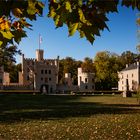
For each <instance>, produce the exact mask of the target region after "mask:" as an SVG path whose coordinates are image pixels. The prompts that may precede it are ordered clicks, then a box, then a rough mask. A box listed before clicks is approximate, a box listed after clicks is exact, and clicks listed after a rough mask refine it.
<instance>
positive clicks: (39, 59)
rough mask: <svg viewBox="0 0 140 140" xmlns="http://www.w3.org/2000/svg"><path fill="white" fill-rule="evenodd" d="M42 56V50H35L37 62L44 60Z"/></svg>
mask: <svg viewBox="0 0 140 140" xmlns="http://www.w3.org/2000/svg"><path fill="white" fill-rule="evenodd" d="M43 54H44V51H43V50H41V49H37V50H36V60H37V61H39V62H40V61H41V60H43V59H44V58H43Z"/></svg>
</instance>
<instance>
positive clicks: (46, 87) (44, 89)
mask: <svg viewBox="0 0 140 140" xmlns="http://www.w3.org/2000/svg"><path fill="white" fill-rule="evenodd" d="M40 93H42V94H48V93H49V85H46V84H43V85H41V87H40Z"/></svg>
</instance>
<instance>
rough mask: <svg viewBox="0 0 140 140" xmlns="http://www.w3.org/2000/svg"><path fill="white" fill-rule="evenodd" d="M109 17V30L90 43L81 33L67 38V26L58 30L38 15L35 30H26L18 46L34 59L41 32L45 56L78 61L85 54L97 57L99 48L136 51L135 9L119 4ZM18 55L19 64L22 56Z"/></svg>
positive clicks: (85, 55)
mask: <svg viewBox="0 0 140 140" xmlns="http://www.w3.org/2000/svg"><path fill="white" fill-rule="evenodd" d="M46 13H47V12H45V14H46ZM108 18H109V21H108V22H107V25H108V27H109V29H110V32H109V31H108V30H106V29H105V30H104V31H103V32H101V37H96V40H95V42H94V44H93V45H91V44H90V43H89V42H88V41H87V40H86V39H85V38H84V39H81V38H80V37H79V33H78V32H77V33H76V34H75V35H74V36H72V37H68V29H67V27H66V26H64V27H61V28H58V29H55V25H54V22H53V20H52V19H50V18H47V17H39V18H38V20H37V21H34V22H32V25H33V27H32V29H33V30H27V35H28V37H27V38H24V39H22V41H21V43H20V44H19V46H18V47H19V49H21V50H22V52H23V53H24V55H25V57H27V58H35V50H36V49H38V48H39V45H38V40H39V34H41V36H42V38H43V41H42V44H41V49H44V58H56V57H57V56H58V55H59V56H60V59H62V58H65V57H66V56H69V57H73V58H74V59H76V60H83V59H84V58H85V57H90V58H94V56H95V55H96V53H97V52H99V51H110V52H115V53H117V54H121V53H122V52H124V51H127V50H130V51H132V52H135V53H136V45H137V42H138V41H137V34H136V32H137V26H136V11H133V10H132V9H131V8H125V7H120V6H119V13H110V14H109V15H108ZM16 58H17V62H18V63H19V62H20V57H19V56H17V57H16Z"/></svg>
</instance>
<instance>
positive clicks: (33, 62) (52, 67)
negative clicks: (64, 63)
mask: <svg viewBox="0 0 140 140" xmlns="http://www.w3.org/2000/svg"><path fill="white" fill-rule="evenodd" d="M43 55H44V51H43V50H41V49H38V50H36V58H35V59H31V58H25V57H24V55H22V72H20V73H19V83H20V84H23V85H30V86H31V87H32V89H34V90H42V91H43V90H44V91H43V92H46V93H54V92H55V91H56V85H57V84H58V71H59V57H57V59H44V57H43Z"/></svg>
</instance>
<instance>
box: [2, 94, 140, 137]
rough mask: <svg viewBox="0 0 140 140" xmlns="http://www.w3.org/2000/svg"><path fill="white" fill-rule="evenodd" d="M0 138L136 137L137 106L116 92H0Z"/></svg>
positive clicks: (139, 122) (138, 133)
mask: <svg viewBox="0 0 140 140" xmlns="http://www.w3.org/2000/svg"><path fill="white" fill-rule="evenodd" d="M1 139H3V140H59V139H62V140H92V139H93V140H139V139H140V106H139V105H138V102H137V99H136V98H135V97H132V98H122V97H121V96H119V95H117V96H112V95H110V96H109V95H106V96H102V95H100V96H95V95H94V96H64V95H61V96H46V95H28V94H26V95H22V94H20V95H10V94H7V95H0V140H1Z"/></svg>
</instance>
